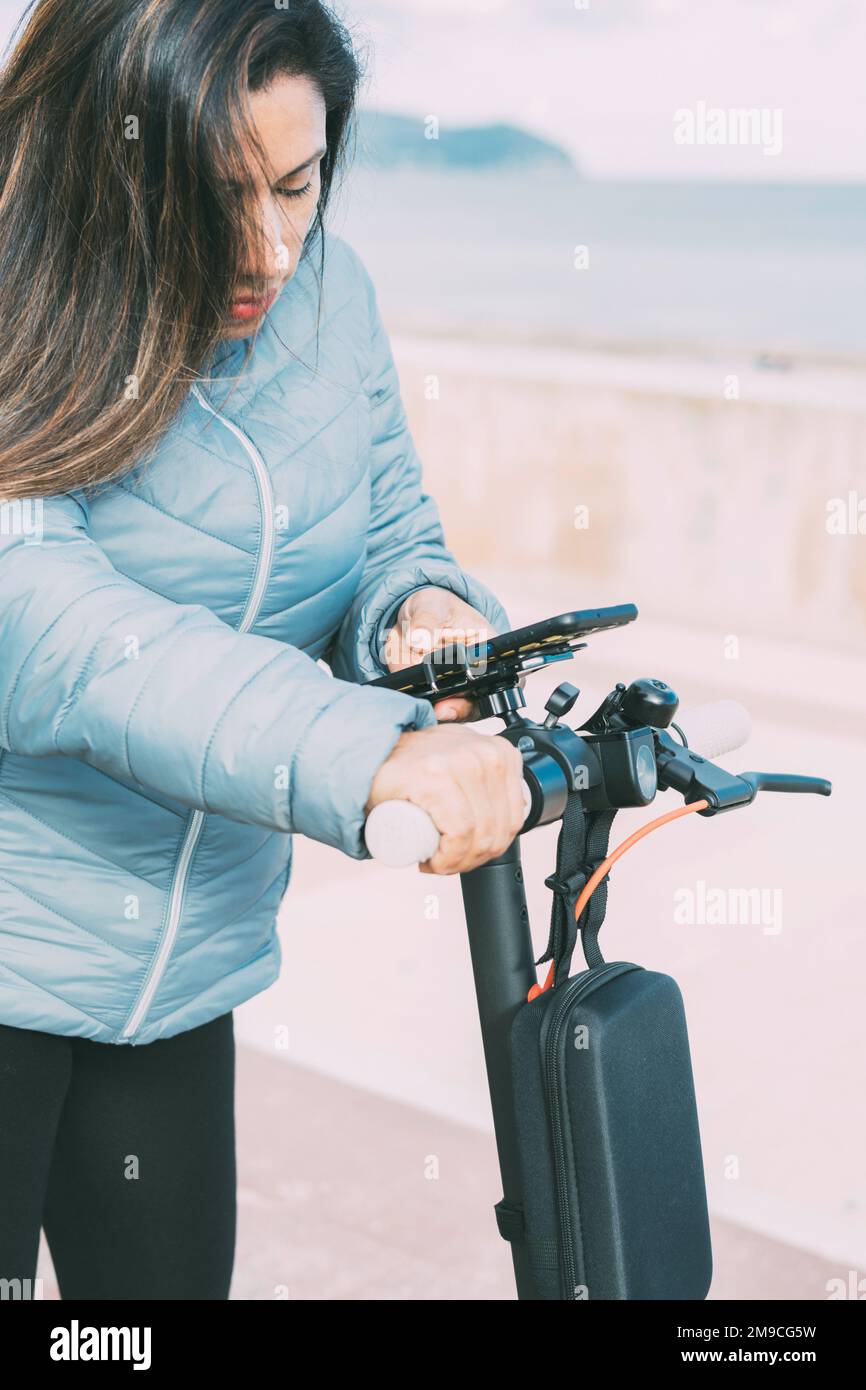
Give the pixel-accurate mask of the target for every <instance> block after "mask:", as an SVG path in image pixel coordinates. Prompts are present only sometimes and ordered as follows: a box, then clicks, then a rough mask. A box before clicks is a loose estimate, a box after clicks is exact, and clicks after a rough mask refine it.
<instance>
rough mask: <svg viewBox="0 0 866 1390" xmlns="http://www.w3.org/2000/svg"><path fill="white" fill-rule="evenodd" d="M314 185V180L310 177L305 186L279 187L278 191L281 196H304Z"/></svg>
mask: <svg viewBox="0 0 866 1390" xmlns="http://www.w3.org/2000/svg"><path fill="white" fill-rule="evenodd" d="M312 186H313V180H312V179H308V181H307V182H306V183H305V184H304V186H303V188H278V189H277V193H278V194H279V196H280V197H281V198H303V196H304V194H305V193H309V191H310V189H311V188H312Z"/></svg>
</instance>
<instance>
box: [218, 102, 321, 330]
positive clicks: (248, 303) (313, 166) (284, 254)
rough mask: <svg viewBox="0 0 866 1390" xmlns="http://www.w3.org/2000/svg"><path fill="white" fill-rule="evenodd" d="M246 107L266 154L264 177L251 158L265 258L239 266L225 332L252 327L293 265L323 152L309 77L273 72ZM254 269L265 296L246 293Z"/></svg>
mask: <svg viewBox="0 0 866 1390" xmlns="http://www.w3.org/2000/svg"><path fill="white" fill-rule="evenodd" d="M250 108H251V113H252V119H253V124H254V126H255V129H256V134H257V135H258V137H259V139H260V140H261V143H262V147H263V149H264V151H265V154H266V156H267V173H268V175H269V177H266V176H265V175H264V174H261V173H260V172H259V171H258V170H257V169H256V166H255V164H254V163H253V161H252V160H251V161H250V168H251V170H254V171H255V173H254V177H255V179H256V198H257V208H258V216H259V218H260V221H261V226H262V232H263V235H264V238H265V254H266V257H267V258H266V260H265V262H264V264H263V265H254V264H253V263H252V262H247V263H246V264H245V265H244V266H243V267H242V271H241V275H240V279H239V282H238V286H237V293H236V296H235V301H234V303H233V304H232V308H231V314H230V319H229V323H228V324H227V327H226V331H225V337H227V338H246V337H249V336H250V334H252V333H254V332H255V330H256V329H257V328H258V326H259V324H260V323H261V321H262V319H263V318H264V316H265V314H266V313H267V311H268V309H269V308H270V306H271V304H272V303H273V302H274V300H275V299H276V297H277V295H278V294H279V292H280V290H281V289H282V288H283V286H284V285H285V284H286V282H287V281H288V280H291V278H292V276H293V275H294V273H295V271H296V270H297V267H298V261H299V260H300V257H301V251H302V249H303V245H304V238H305V237H306V235H307V232H308V231H309V228H310V224H311V222H312V220H313V217H314V215H315V211H316V204H317V203H318V200H319V192H320V189H321V176H320V168H319V164H320V161H321V159H322V158H323V156H324V153H325V114H326V113H325V103H324V101H323V100H322V95H321V92H320V91H319V89H318V87H317V86H316V84H315V83H314V82H312V81H311V80H310V78H308V77H286V76H280V77H277V78H275V79H274V81H273V82H272V83H271V85H270V87H268V88H267V90H265V91H261V92H256V93H254V94H253V95H252V96H251V97H250ZM250 254H252V253H250ZM256 273H258V274H259V275H261V276H263V277H264V278H265V279H266V280H267V282H268V287H269V294H268V296H267V298H266V299H264V300H258V301H254V300H253V299H252V298H251V295H252V293H253V288H254V287H253V284H252V283H251V277H253V276H254V275H255V274H256Z"/></svg>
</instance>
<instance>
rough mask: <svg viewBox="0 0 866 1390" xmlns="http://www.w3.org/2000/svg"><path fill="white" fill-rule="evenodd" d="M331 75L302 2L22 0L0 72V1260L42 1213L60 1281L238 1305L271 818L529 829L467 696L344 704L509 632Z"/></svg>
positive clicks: (327, 18) (506, 763)
mask: <svg viewBox="0 0 866 1390" xmlns="http://www.w3.org/2000/svg"><path fill="white" fill-rule="evenodd" d="M357 82H358V70H357V66H356V62H355V59H354V57H353V54H352V50H351V46H350V43H349V40H348V37H347V35H346V33H345V31H344V30H343V28H342V27H341V26H340V24H339V23H338V22H337V21H336V20H335V19H334V18H333V17H332V16H331V15H330V14H329V12H328V11H327V10H326V8H325V7H324V6H323V5H322V4H320V3H318V0H292V4H291V5H290V6H288V7H286V8H278V7H276V6H275V5H274V4H273V3H272V0H160V3H159V4H157V5H154V4H153V3H151V0H40V3H38V4H36V5H35V7H33V8H32V10H31V11H29V12H28V15H27V17H26V27H25V28H24V29H23V32H22V33H21V34H20V36H19V37H18V38H17V42H16V44H15V47H14V49H13V51H12V53H11V56H10V57H9V58H8V60H7V64H6V67H5V70H4V72H3V75H2V83H0V170H2V198H0V266H2V274H0V335H2V338H3V340H4V341H3V344H2V346H3V349H4V350H3V351H2V352H0V401H2V407H0V420H2V431H0V497H2V498H3V499H4V500H3V503H2V523H3V524H2V526H0V658H2V659H0V1111H2V1122H0V1277H3V1278H5V1279H18V1280H21V1281H22V1282H23V1281H26V1280H28V1279H32V1277H33V1275H34V1272H35V1263H36V1255H37V1248H38V1238H39V1230H40V1226H44V1229H45V1233H46V1237H47V1240H48V1243H49V1246H50V1249H51V1252H52V1256H53V1260H54V1265H55V1270H56V1272H57V1276H58V1281H59V1285H60V1291H61V1296H62V1297H64V1298H90V1299H101V1298H214V1299H224V1298H226V1297H227V1296H228V1289H229V1282H230V1278H231V1268H232V1259H233V1251H234V1234H235V1193H234V1183H235V1158H234V1125H233V1061H234V1053H233V1036H232V1009H233V1008H234V1006H235V1005H237V1004H240V1003H241V1002H242V1001H243V1000H245V999H248V998H250V996H251V995H253V994H255V993H257V992H258V991H259V990H263V989H266V988H267V986H268V985H270V984H271V983H272V982H273V980H274V979H275V978H276V975H277V973H278V969H279V964H280V954H279V944H278V940H277V936H276V933H275V916H276V912H277V908H278V906H279V904H280V900H281V898H282V897H283V894H284V892H285V890H286V888H287V886H288V882H289V877H290V873H291V863H292V838H291V832H293V831H299V832H301V833H302V834H305V835H309V836H311V837H312V838H314V839H317V840H320V841H322V842H323V843H325V844H329V845H332V846H333V847H335V848H337V849H340V850H342V851H343V853H345V854H347V855H350V856H351V857H353V858H356V859H363V858H366V857H368V855H367V851H366V848H365V846H364V842H363V835H362V831H363V824H364V820H365V816H366V814H367V813H368V812H369V810H370V809H371V808H372V806H373V805H375V804H376V803H377V802H378V801H380V800H383V799H386V798H390V797H403V798H406V799H409V800H412V801H415V802H416V803H418V804H419V805H421V806H423V807H424V808H425V809H426V810H428V811H429V813H430V814H431V815H432V816H433V819H434V820H435V822H436V824H437V826H438V827H439V830H440V831H441V832H442V845H441V848H440V850H439V852H438V853H437V854H436V856H434V857H433V858H432V859H431V860H430V861H428V863H427V865H425V866H424V869H425V871H426V872H433V873H455V872H461V871H463V870H464V869H468V868H473V867H475V866H477V865H478V864H480V863H483V862H485V861H486V860H488V859H489V858H491V857H493V856H494V855H497V854H499V853H501V852H502V851H503V850H504V849H505V848H506V846H507V845H508V844H509V843H510V842H511V840H512V839H513V837H514V835H515V834H516V833H517V831H518V829H519V828H520V825H521V824H522V810H523V806H522V798H521V777H520V766H521V764H520V756H519V754H518V753H517V751H516V750H515V749H514V748H513V747H511V746H510V745H508V744H506V743H505V741H504V740H502V739H492V738H485V737H481V736H479V735H478V734H477V733H476V732H475V731H473V730H471V729H468V728H465V727H454V728H445V727H440V724H439V721H441V720H442V719H443V718H444V717H445V715H446V713H447V714H448V715H450V717H451V718H452V720H454V721H455V722H456V723H457V725H458V726H459V725H461V724H463V723H465V722H466V721H467V720H471V718H472V715H473V708H472V706H471V704H470V703H469V702H467V701H465V700H455V701H450V702H448V705H449V706H450V708H448V710H447V711H446V709H445V707H444V706H443V705H441V704H440V705H439V706H438V707H437V709H436V711H435V712H434V710H433V708H432V707H431V706H430V705H428V704H427V703H426V702H424V701H420V700H416V699H413V698H410V697H408V696H406V695H402V694H400V693H398V692H395V691H388V690H385V689H375V688H370V687H368V688H361V686H360V684H359V683H360V682H363V681H365V680H369V679H371V678H373V677H375V676H377V675H380V674H382V673H383V672H384V671H386V670H389V669H391V670H394V669H399V668H400V667H401V666H403V665H405V664H407V662H409V661H411V660H413V659H417V656H418V654H419V653H420V652H423V651H425V650H430V649H431V648H432V647H434V646H436V645H439V644H440V643H441V642H443V641H445V640H448V639H449V638H451V637H453V636H454V635H455V634H456V635H460V632H461V631H467V630H468V632H469V633H471V634H473V635H475V636H476V638H477V636H478V634H479V633H481V634H483V633H484V632H491V631H501V630H504V629H506V628H507V627H508V626H509V623H508V618H507V615H506V613H505V612H504V610H503V609H502V608H501V606H500V605H499V604H498V603H497V601H496V600H495V598H494V597H493V595H492V594H491V593H490V592H489V591H488V590H487V589H486V588H485V587H484V586H483V585H482V584H480V583H479V582H478V581H477V580H475V579H474V578H472V576H470V575H468V574H466V573H465V572H464V571H463V570H461V569H460V567H459V566H458V564H457V562H456V560H455V558H454V556H453V555H452V554H451V553H450V551H448V550H447V549H446V547H445V542H444V537H443V533H442V529H441V524H440V520H439V515H438V512H437V508H436V504H435V502H434V500H433V499H432V498H431V497H429V496H427V495H426V494H424V493H423V492H422V490H421V473H420V464H419V460H418V458H417V455H416V453H415V451H414V448H413V444H412V440H411V437H410V434H409V432H408V429H407V425H406V419H405V415H404V412H403V407H402V404H401V400H400V395H399V387H398V382H397V378H396V374H395V369H394V363H393V359H392V357H391V353H390V348H389V344H388V340H387V337H386V334H385V332H384V329H383V326H382V322H381V319H380V317H379V313H378V309H377V305H376V299H375V295H374V292H373V289H372V286H371V283H370V280H369V277H368V276H367V273H366V271H365V269H364V267H363V265H362V264H361V262H360V261H359V259H358V257H357V255H356V254H355V253H354V252H353V251H352V250H351V249H350V248H349V247H348V246H347V245H346V244H345V243H344V242H342V241H341V240H340V239H339V238H337V237H334V236H332V235H330V234H329V233H327V232H326V230H325V226H324V220H323V219H324V213H325V210H326V207H327V203H328V197H329V194H330V191H331V187H332V183H333V180H334V176H335V172H336V171H337V169H338V168H339V165H340V161H341V158H342V156H343V154H344V151H345V148H346V141H347V131H348V129H349V126H350V118H351V116H352V112H353V103H354V99H355V95H356V88H357ZM416 628H421V629H426V630H427V632H426V635H424V634H423V633H422V635H421V637H420V638H418V639H417V643H418V644H417V645H416V646H415V647H414V648H413V646H412V636H411V634H412V632H413V631H414V629H416ZM319 658H323V659H324V660H325V661H327V663H328V664H329V665H330V667H331V670H332V672H333V675H330V674H328V673H327V672H326V671H325V670H324V669H323V667H322V666H321V665H320V664H319ZM25 1292H26V1289H25Z"/></svg>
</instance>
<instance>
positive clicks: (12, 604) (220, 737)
mask: <svg viewBox="0 0 866 1390" xmlns="http://www.w3.org/2000/svg"><path fill="white" fill-rule="evenodd" d="M81 499H82V494H80V493H75V494H72V493H68V494H57V495H55V496H53V497H48V498H45V499H39V502H40V503H41V517H40V526H39V530H38V531H37V532H34V531H32V530H31V533H30V534H28V535H21V534H7V532H14V530H15V528H14V527H3V528H0V750H7V751H11V752H13V753H19V754H25V755H29V756H32V757H45V756H49V755H52V754H53V755H56V754H63V755H65V756H67V757H70V758H79V759H81V760H82V761H84V762H86V763H90V764H91V765H92V766H93V767H96V768H99V769H100V770H101V771H102V772H105V773H107V774H108V775H109V776H110V777H116V778H117V779H118V780H121V781H123V782H125V783H132V784H138V785H140V786H141V787H142V788H144V789H147V788H150V789H152V790H154V791H156V792H159V793H162V794H164V795H165V796H168V797H170V798H174V799H176V800H177V801H179V802H181V803H182V804H183V805H185V806H189V807H191V808H198V809H201V810H204V811H212V812H216V813H217V814H219V815H222V816H227V817H228V818H229V819H231V820H236V821H244V822H249V823H253V824H257V825H264V826H267V827H269V828H270V829H273V830H281V831H287V832H288V831H298V832H300V833H301V834H304V835H308V836H310V837H311V838H312V839H314V840H320V841H322V842H323V843H324V844H328V845H331V846H333V847H334V848H335V849H339V850H342V851H343V852H344V853H345V854H347V855H349V856H351V857H352V858H354V859H366V858H369V854H368V852H367V849H366V846H365V845H364V843H363V838H362V831H363V823H364V806H365V804H366V801H367V799H368V797H369V792H370V786H371V784H372V781H373V778H374V776H375V773H376V771H377V769H378V768H379V767H380V766H381V764H382V763H383V762H384V761H385V759H386V758H387V756H388V754H389V753H390V751H391V749H392V748H393V746H394V744H395V743H396V742H397V739H398V738H399V736H400V734H401V733H402V732H403V730H405V729H416V728H423V727H424V726H426V725H434V724H435V723H436V716H435V713H434V711H433V709H432V708H431V706H430V705H429V704H427V703H426V702H425V701H423V700H416V699H414V698H412V697H410V696H408V695H404V694H401V693H399V692H397V691H387V690H376V689H373V688H370V687H368V688H366V689H365V688H363V687H359V686H358V685H356V684H352V683H347V682H345V681H341V680H339V679H334V677H332V676H330V675H329V674H328V673H327V672H326V671H324V670H323V669H322V667H321V666H319V665H318V663H317V662H316V661H314V660H313V659H312V658H311V657H309V656H308V655H307V654H306V653H305V652H302V651H301V650H300V649H298V648H296V647H291V646H289V645H287V644H286V643H284V642H278V641H275V640H273V639H272V638H269V637H259V636H256V635H254V634H251V633H239V632H237V631H235V629H234V628H232V627H230V626H229V625H228V624H226V623H224V622H222V620H221V619H220V618H218V617H217V616H216V614H214V613H213V612H212V611H211V610H210V609H209V608H206V607H204V606H202V605H197V604H196V605H186V604H176V603H173V602H172V601H171V600H169V599H165V598H163V597H162V596H160V595H157V594H155V593H154V592H153V591H152V590H150V589H147V588H145V587H143V586H142V585H140V584H138V583H136V582H135V581H134V580H131V579H129V578H127V577H126V576H125V575H123V574H121V573H120V572H119V571H118V570H117V569H115V568H114V566H113V565H112V564H111V562H110V560H109V558H108V556H107V555H106V553H105V551H103V550H102V549H101V547H100V546H99V545H97V543H96V542H95V541H94V540H93V538H92V537H91V535H90V533H89V529H88V511H87V504H86V501H82V500H81ZM13 505H14V504H12V503H6V504H4V506H5V507H7V508H8V507H12V506H13ZM19 529H20V528H19Z"/></svg>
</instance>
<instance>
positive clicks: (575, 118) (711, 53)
mask: <svg viewBox="0 0 866 1390" xmlns="http://www.w3.org/2000/svg"><path fill="white" fill-rule="evenodd" d="M123 2H124V0H118V4H120V5H122V4H123ZM332 3H333V5H334V8H336V9H337V11H338V13H340V14H341V15H342V16H343V17H344V18H345V20H346V22H347V23H348V25H349V27H350V30H351V32H352V33H353V35H354V36H355V37H356V39H357V41H358V42H359V43H360V44H361V45H362V46H363V47H364V49H365V51H367V52H368V54H369V63H368V82H367V87H366V94H365V100H366V102H367V104H368V105H372V106H377V107H379V108H381V109H383V110H387V111H401V112H406V113H408V114H410V115H417V116H419V117H421V118H424V117H427V116H430V115H435V116H437V117H438V119H439V121H440V127H441V128H443V129H447V127H448V126H449V125H463V124H476V123H486V122H491V121H498V120H504V121H510V122H513V123H515V124H519V125H523V126H525V127H526V128H528V129H529V130H532V131H534V132H535V133H537V134H540V135H543V136H546V137H548V138H550V139H552V140H554V141H556V142H557V143H558V144H561V145H563V146H564V147H565V148H566V149H568V150H569V152H570V153H571V154H572V155H573V156H574V158H575V159H576V161H577V162H578V164H579V165H580V167H581V168H582V169H583V171H584V172H585V173H586V174H588V175H590V176H596V177H608V178H616V177H638V178H677V179H680V178H685V179H688V178H711V179H715V178H719V179H731V178H746V179H764V180H767V179H770V180H772V179H783V180H784V179H842V180H848V179H856V180H862V179H866V97H864V86H866V84H864V73H863V70H864V66H866V0H366V3H360V0H332ZM23 8H24V6H23V5H22V4H21V3H19V0H0V33H2V37H3V41H4V43H5V40H6V39H7V37H8V36H9V34H10V33H11V30H12V27H13V25H14V23H15V21H16V20H17V18H18V17H19V15H20V14H21V12H22V10H23ZM700 103H703V106H702V107H701V106H700ZM742 109H754V110H756V111H759V112H762V113H764V114H763V116H762V117H761V119H762V120H763V121H764V122H765V126H764V130H765V132H766V133H765V135H763V136H760V137H757V138H752V139H751V140H750V141H749V142H745V143H744V142H742V140H741V139H737V138H734V137H735V131H736V127H735V125H734V124H733V118H731V123H730V124H725V121H726V120H727V119H728V117H727V113H730V112H732V111H736V110H742ZM701 110H703V112H704V113H705V114H706V113H711V112H712V111H713V110H715V111H719V112H721V113H723V118H724V119H723V120H722V123H721V124H720V125H719V124H718V122H717V126H716V129H717V130H720V131H721V132H722V135H723V137H724V138H722V139H721V140H720V141H717V142H716V143H714V144H710V143H707V142H701V141H700V140H699V139H695V140H693V141H692V142H691V143H688V142H687V143H677V141H676V140H675V138H674V130H675V125H676V119H675V113H677V112H683V111H685V112H692V113H694V115H695V117H696V119H697V120H698V121H700V115H699V113H700V111H701ZM776 113H778V114H776ZM701 128H704V129H705V127H701V126H700V125H698V126H697V127H696V129H698V130H700V129H701ZM771 129H772V130H773V132H774V134H773V136H772V138H768V137H769V132H770V130H771ZM726 132H728V133H727V134H726ZM767 151H769V152H767Z"/></svg>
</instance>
